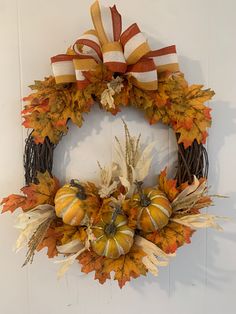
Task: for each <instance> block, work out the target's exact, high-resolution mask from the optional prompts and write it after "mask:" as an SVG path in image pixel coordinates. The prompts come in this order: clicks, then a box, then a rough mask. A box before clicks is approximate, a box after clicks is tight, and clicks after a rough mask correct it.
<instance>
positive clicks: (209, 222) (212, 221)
mask: <svg viewBox="0 0 236 314" xmlns="http://www.w3.org/2000/svg"><path fill="white" fill-rule="evenodd" d="M217 220H228V218H226V217H220V216H215V215H210V214H196V215H187V216H183V217H180V218H172V219H171V221H174V222H176V223H178V224H181V225H184V226H187V227H190V228H192V229H199V228H213V229H216V230H218V231H222V230H223V228H222V227H221V226H220V225H219V224H218V223H217Z"/></svg>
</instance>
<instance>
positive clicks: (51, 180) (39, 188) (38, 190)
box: [21, 171, 59, 210]
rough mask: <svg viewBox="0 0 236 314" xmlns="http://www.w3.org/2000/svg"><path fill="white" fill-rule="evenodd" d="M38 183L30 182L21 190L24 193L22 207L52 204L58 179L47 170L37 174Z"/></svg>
mask: <svg viewBox="0 0 236 314" xmlns="http://www.w3.org/2000/svg"><path fill="white" fill-rule="evenodd" d="M37 181H38V183H37V184H35V183H31V184H30V185H29V186H25V187H23V188H22V189H21V191H22V192H23V193H24V194H25V195H26V202H25V205H24V209H27V210H28V209H31V208H33V207H36V206H38V205H42V204H49V205H54V196H55V194H56V192H57V190H58V189H59V181H58V180H57V178H55V177H52V176H51V175H50V174H49V172H48V171H46V172H44V173H41V172H38V174H37Z"/></svg>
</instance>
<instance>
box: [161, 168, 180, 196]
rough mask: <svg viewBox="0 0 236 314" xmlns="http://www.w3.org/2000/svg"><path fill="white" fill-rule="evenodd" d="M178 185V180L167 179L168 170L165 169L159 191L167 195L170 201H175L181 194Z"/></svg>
mask: <svg viewBox="0 0 236 314" xmlns="http://www.w3.org/2000/svg"><path fill="white" fill-rule="evenodd" d="M176 185H177V180H173V179H168V178H167V168H165V169H164V170H163V171H162V172H161V173H160V175H159V189H160V190H162V191H163V192H164V193H165V194H166V196H167V197H168V199H169V201H173V200H174V199H175V198H176V196H177V195H178V194H179V191H178V189H177V187H176Z"/></svg>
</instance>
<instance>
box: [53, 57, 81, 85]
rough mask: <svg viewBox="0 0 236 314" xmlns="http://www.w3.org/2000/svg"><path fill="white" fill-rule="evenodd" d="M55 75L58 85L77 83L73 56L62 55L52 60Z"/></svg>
mask: <svg viewBox="0 0 236 314" xmlns="http://www.w3.org/2000/svg"><path fill="white" fill-rule="evenodd" d="M51 62H52V70H53V75H54V77H55V81H56V83H57V84H60V83H71V82H75V81H76V77H75V69H74V65H73V56H70V55H66V54H61V55H57V56H54V57H52V58H51Z"/></svg>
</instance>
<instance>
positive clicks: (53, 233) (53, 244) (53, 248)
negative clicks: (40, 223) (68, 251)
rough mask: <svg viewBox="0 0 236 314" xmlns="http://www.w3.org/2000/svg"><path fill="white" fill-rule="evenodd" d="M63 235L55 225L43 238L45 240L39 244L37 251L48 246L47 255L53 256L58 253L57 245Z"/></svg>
mask: <svg viewBox="0 0 236 314" xmlns="http://www.w3.org/2000/svg"><path fill="white" fill-rule="evenodd" d="M61 237H62V234H61V233H60V232H58V231H57V230H56V229H55V228H54V227H50V228H49V229H48V231H47V233H46V235H45V237H44V239H43V241H42V242H41V243H40V244H39V245H38V247H37V251H40V250H42V249H43V248H45V247H46V248H47V255H48V257H49V258H52V257H54V256H56V255H57V254H58V251H57V245H58V242H59V241H60V239H61Z"/></svg>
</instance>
